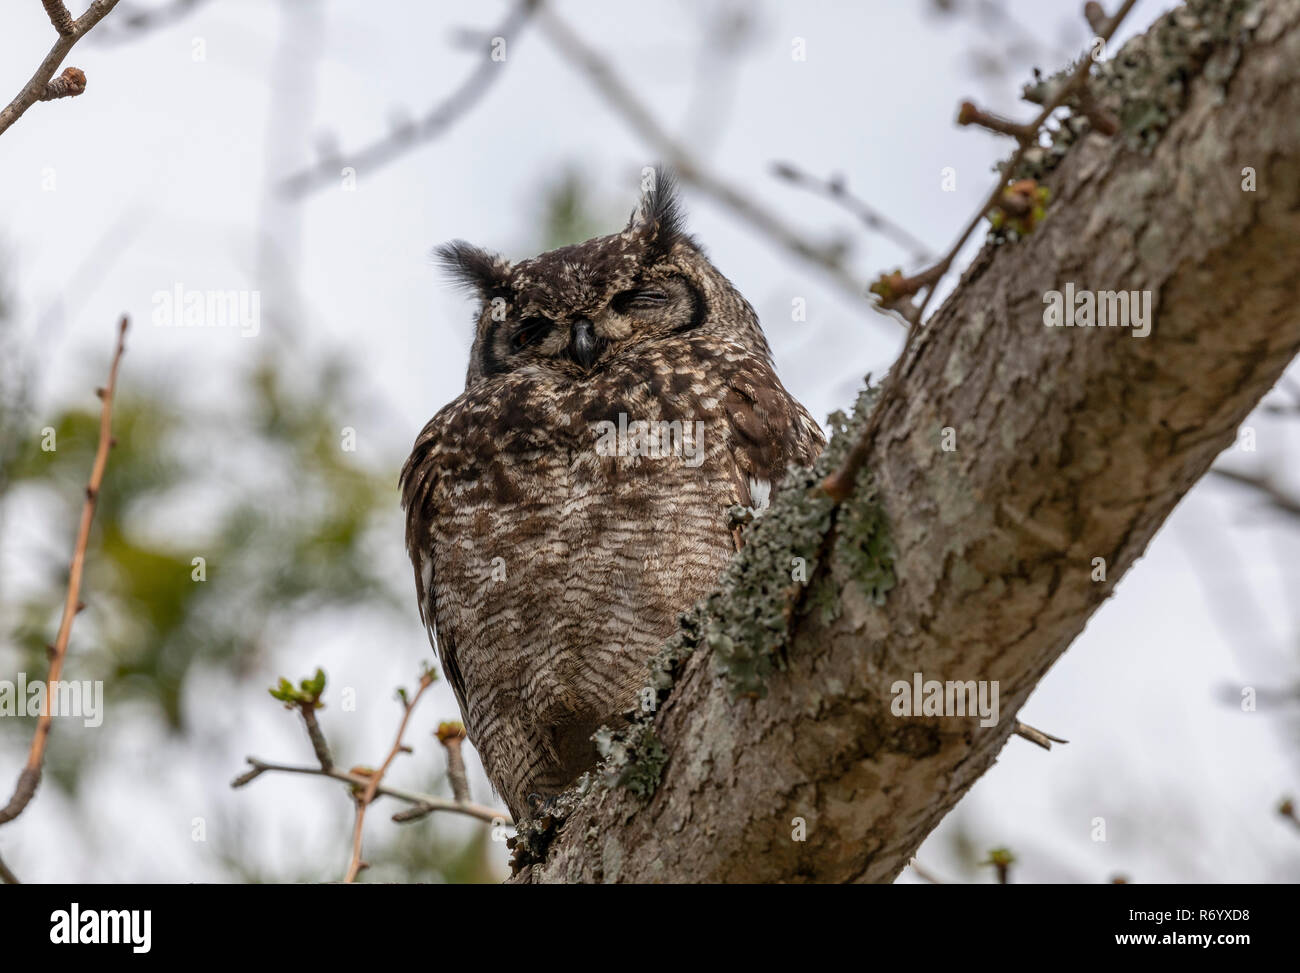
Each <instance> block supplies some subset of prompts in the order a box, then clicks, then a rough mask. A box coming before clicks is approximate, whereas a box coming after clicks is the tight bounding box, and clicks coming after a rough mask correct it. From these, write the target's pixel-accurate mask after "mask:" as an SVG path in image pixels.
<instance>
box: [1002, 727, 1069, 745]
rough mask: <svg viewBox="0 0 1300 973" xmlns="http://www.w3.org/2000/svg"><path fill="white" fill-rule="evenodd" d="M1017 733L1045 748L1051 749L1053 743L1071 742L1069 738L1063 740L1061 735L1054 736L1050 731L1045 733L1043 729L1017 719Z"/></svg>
mask: <svg viewBox="0 0 1300 973" xmlns="http://www.w3.org/2000/svg"><path fill="white" fill-rule="evenodd" d="M1014 732H1015V734H1016V736H1018V737H1024V738H1025V739H1026V740H1028V741H1029V742H1030V743H1036V744H1038V745H1039V746H1040V747H1042V748H1043V749H1044V750H1051V749H1052V744H1053V743H1069V742H1070V741H1069V740H1062V739H1061V738H1060V737H1054V736H1052V735H1051V734H1050V733H1044V732H1043V731H1042V730H1038V729H1035V728H1034V727H1032V726H1030V725H1029V724H1028V723H1021V722H1020V721H1019V720H1016V728H1015V731H1014Z"/></svg>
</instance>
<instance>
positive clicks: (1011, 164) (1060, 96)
mask: <svg viewBox="0 0 1300 973" xmlns="http://www.w3.org/2000/svg"><path fill="white" fill-rule="evenodd" d="M1136 2H1137V0H1124V5H1123V6H1122V7H1120V9H1119V12H1118V13H1116V14H1115V16H1114V17H1111V18H1109V19H1108V20H1107V22H1106V25H1105V26H1106V30H1105V32H1103V33H1101V34H1099V35H1098V36H1099V37H1100V38H1101V39H1102V40H1103V41H1108V40H1110V38H1111V35H1112V34H1113V33H1114V32H1115V30H1116V29H1117V28H1118V27H1119V25H1120V23H1121V22H1122V21H1123V20H1124V18H1125V17H1126V16H1128V13H1129V11H1130V10H1132V9H1133V5H1134V4H1135V3H1136ZM1091 68H1092V61H1091V60H1090V58H1089V56H1088V54H1087V53H1085V54H1083V55H1082V57H1080V59H1079V63H1078V65H1077V66H1076V67H1075V69H1074V73H1073V74H1071V75H1070V77H1069V79H1068V80H1067V81H1066V82H1065V83H1064V84H1061V85H1058V86H1057V89H1056V91H1055V92H1054V94H1053V96H1052V97H1051V98H1048V99H1046V103H1045V104H1044V105H1043V110H1042V111H1041V112H1039V113H1038V117H1037V118H1035V119H1034V120H1033V121H1032V122H1031V123H1030V124H1029V125H1028V126H1027V129H1029V130H1032V134H1031V135H1027V137H1025V138H1024V139H1022V140H1021V141H1020V144H1019V145H1018V146H1017V148H1016V151H1015V153H1014V154H1013V155H1012V156H1011V158H1010V159H1009V160H1008V161H1007V163H1006V165H1005V166H1003V167H1002V169H1001V174H1000V175H999V177H998V180H997V184H996V185H995V186H994V187H993V191H992V192H991V193H990V194H989V196H988V198H987V199H986V200H985V202H984V205H982V206H981V207H980V208H979V210H978V211H977V212H976V213H975V215H974V216H973V217H972V218H971V220H970V222H969V223H967V224H966V228H965V229H964V230H962V232H961V235H960V236H959V237H958V238H957V242H956V243H954V244H953V245H952V247H951V248H950V249H949V250H948V252H947V253H946V254H945V255H944V256H943V258H942V259H941V260H939V262H938V263H936V264H934V266H932V267H929V268H927V269H925V270H923V271H921V272H920V273H918V274H916V275H914V276H912V277H910V278H904V279H899V280H895V281H893V282H892V283H893V285H894V286H893V288H892V290H893V292H894V294H895V299H896V300H907V304H908V310H907V313H906V314H905V316H906V317H908V318H909V319H910V320H911V321H912V322H913V324H916V325H918V327H914V328H913V329H912V331H911V332H910V334H909V335H908V341H907V345H906V346H904V348H903V353H902V355H900V356H899V357H900V360H901V359H902V358H903V357H905V356H906V355H907V353H908V350H909V346H910V345H911V344H912V342H913V341H914V340H915V338H916V336H917V335H919V334H920V333H922V331H923V329H922V328H920V327H919V325H920V323H921V320H922V318H923V316H924V315H925V309H926V306H927V305H928V304H929V303H930V299H931V298H932V297H933V296H934V293H935V290H936V289H937V288H938V284H939V281H941V280H942V279H943V277H944V275H945V274H947V273H948V270H949V268H951V267H952V264H953V261H954V260H956V259H957V254H958V253H959V252H960V251H961V248H962V247H963V246H965V245H966V241H967V240H968V239H969V238H970V235H971V234H972V233H974V232H975V229H976V228H977V227H978V226H979V225H980V223H981V222H983V220H984V214H985V213H987V212H988V211H989V210H990V209H991V208H992V207H993V206H995V205H997V204H998V202H999V201H1000V200H1001V199H1002V198H1003V197H1004V194H1005V192H1006V189H1007V180H1008V178H1010V177H1011V175H1012V174H1014V173H1015V171H1016V168H1017V167H1018V166H1019V165H1020V162H1021V160H1023V159H1024V157H1025V152H1026V151H1028V149H1029V148H1030V146H1032V145H1033V144H1034V143H1035V141H1036V139H1037V137H1038V131H1039V129H1040V128H1042V126H1043V124H1044V123H1045V122H1046V121H1047V119H1048V118H1050V117H1051V115H1052V113H1053V112H1054V111H1056V109H1057V108H1059V107H1060V106H1061V105H1062V104H1064V103H1065V100H1066V98H1068V97H1069V96H1070V94H1071V93H1072V92H1074V91H1076V90H1078V89H1079V88H1080V86H1081V85H1083V84H1084V83H1085V82H1086V80H1087V77H1088V72H1089V71H1090V70H1091ZM922 287H924V288H925V298H924V300H922V301H921V304H920V306H919V307H918V306H915V305H912V304H911V301H910V296H911V295H912V294H915V293H917V292H918V291H919V290H920V289H921V288H922ZM899 372H900V369H899V368H897V367H894V368H891V369H890V370H889V375H888V377H887V378H886V379H885V382H884V386H883V388H882V389H881V393H880V399H879V401H878V402H877V403H876V406H875V410H874V412H873V414H872V416H871V420H870V421H869V422H868V423H867V424H866V426H865V427H864V428H863V430H862V435H861V436H859V437H858V440H857V442H855V443H854V444H853V448H852V449H851V450H849V454H848V456H847V457H846V458H845V460H844V463H843V464H842V465H841V466H840V468H839V469H838V470H836V471H835V472H834V473H832V474H831V475H830V476H828V477H827V478H826V479H825V480H824V481H823V483H822V489H823V490H824V491H825V492H826V494H827V495H828V496H830V497H831V498H832V499H833V500H835V501H836V502H842V501H843V500H845V499H846V498H847V497H848V496H849V494H850V493H852V491H853V484H854V483H855V481H856V480H857V477H858V472H859V471H860V470H861V469H862V466H863V464H864V463H866V461H867V453H868V452H869V451H870V449H871V443H872V442H873V441H874V439H875V436H876V429H877V427H878V426H879V423H880V417H881V416H882V415H883V413H884V411H885V408H884V406H885V404H886V402H887V401H888V400H891V399H892V398H893V397H894V390H895V388H896V386H897V383H898V374H899Z"/></svg>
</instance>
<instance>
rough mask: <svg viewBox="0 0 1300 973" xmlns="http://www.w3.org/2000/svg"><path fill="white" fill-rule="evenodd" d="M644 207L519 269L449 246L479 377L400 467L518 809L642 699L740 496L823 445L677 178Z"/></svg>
mask: <svg viewBox="0 0 1300 973" xmlns="http://www.w3.org/2000/svg"><path fill="white" fill-rule="evenodd" d="M638 214H639V217H640V222H638V217H637V216H634V220H633V223H632V224H630V225H629V227H628V229H627V230H625V231H624V232H623V233H622V234H618V235H616V236H614V237H609V238H602V239H600V240H595V241H590V242H589V243H588V244H584V245H582V246H580V247H573V248H566V249H565V250H561V251H555V252H554V253H552V254H547V255H543V256H542V257H539V258H535V259H534V260H533V261H527V262H525V263H523V264H520V265H518V266H517V267H516V268H511V267H510V266H509V265H508V264H506V263H505V262H504V261H502V260H500V258H493V257H491V256H490V255H487V254H484V253H483V252H482V251H477V250H475V249H473V248H470V247H468V245H463V244H457V245H455V246H453V247H450V248H448V249H447V251H446V255H447V258H448V259H449V260H451V261H453V262H454V263H455V265H456V266H457V268H458V272H460V273H461V274H462V275H464V276H466V277H467V278H472V281H473V283H474V284H475V286H476V288H477V289H478V290H479V292H480V294H481V297H482V298H483V305H482V308H481V312H480V317H479V325H478V334H477V338H476V341H475V349H474V352H473V354H472V357H471V365H470V370H469V378H468V380H467V387H466V390H465V392H464V393H462V395H461V396H460V397H458V398H457V399H456V400H455V401H454V402H452V403H451V404H449V405H448V406H446V407H445V408H444V409H442V410H440V411H439V412H438V414H437V415H435V416H434V418H433V419H432V420H431V421H430V422H429V423H428V424H427V425H426V426H425V428H424V430H423V431H422V432H421V433H420V436H419V437H418V438H417V440H416V444H415V447H414V449H413V451H412V454H411V457H410V459H409V460H408V461H407V464H406V466H405V468H404V469H403V472H402V491H403V504H404V506H405V507H406V510H407V547H408V550H409V552H410V554H411V559H412V562H413V564H414V566H415V569H416V589H417V594H418V596H419V601H420V609H421V615H422V617H423V618H424V620H425V623H426V626H427V627H428V628H429V630H430V638H431V639H436V645H437V650H438V653H439V656H440V659H441V660H442V663H443V669H444V673H445V675H446V676H447V678H448V681H449V682H450V683H451V684H452V686H453V688H454V689H455V691H456V695H457V700H458V702H459V703H460V707H461V711H462V715H463V717H464V720H465V725H466V730H467V731H468V733H469V737H470V739H471V741H472V742H473V743H474V745H475V747H476V748H477V749H478V751H479V753H480V756H481V757H482V758H483V763H484V767H485V769H486V770H487V772H488V776H489V777H490V778H491V780H492V782H493V785H494V786H495V787H496V789H497V790H498V791H499V792H500V793H501V795H502V796H503V797H504V798H505V800H506V802H507V803H508V804H509V806H510V809H511V812H512V813H513V814H514V815H515V816H516V817H519V816H520V815H521V814H523V813H524V812H525V810H526V808H527V798H528V796H529V795H530V794H533V793H537V794H539V795H541V796H543V797H545V796H549V795H551V794H554V793H556V792H558V791H559V790H560V789H562V788H563V787H565V786H567V785H568V784H569V783H571V782H572V780H573V779H574V778H575V777H576V776H577V775H578V774H580V773H581V772H582V771H583V770H586V769H588V768H589V767H590V766H591V764H592V763H594V760H595V749H594V746H593V744H592V742H591V734H592V733H593V732H594V731H595V730H596V729H598V728H599V726H600V725H601V724H610V725H616V724H617V723H618V721H619V719H620V718H621V716H622V715H623V714H625V713H627V712H629V711H631V710H632V709H633V708H634V706H635V703H636V699H637V692H638V690H639V689H640V688H641V686H642V685H643V684H644V682H645V680H646V676H647V671H646V662H647V660H648V659H649V658H650V656H651V655H653V654H654V652H655V651H656V650H657V648H658V646H659V645H660V644H661V643H662V641H663V639H664V638H665V637H667V636H668V635H669V634H671V632H672V630H673V628H674V627H675V624H676V618H677V615H678V614H679V613H680V612H682V611H685V610H686V609H688V608H689V607H690V606H691V605H692V604H693V603H694V602H695V601H696V600H697V599H698V598H700V597H701V596H703V595H704V594H706V593H707V592H708V591H709V590H710V589H711V588H712V587H713V586H714V584H715V583H716V581H717V578H718V575H719V573H720V572H721V570H722V568H723V567H724V566H725V565H726V563H727V561H728V559H729V558H730V556H731V555H732V553H734V550H735V537H734V535H733V533H732V531H731V529H730V528H729V526H728V524H727V510H728V508H729V507H731V506H732V505H734V504H741V505H753V504H756V503H758V502H759V501H760V500H762V499H765V498H763V497H756V496H755V495H754V494H755V493H756V492H760V491H756V490H754V489H753V488H752V487H751V484H753V483H755V482H762V483H765V484H774V485H775V484H778V483H779V481H780V479H781V477H782V475H783V474H784V472H785V470H786V468H787V466H788V465H789V464H791V463H799V464H806V463H808V462H811V460H812V459H813V458H815V456H816V454H817V453H818V452H819V451H820V448H821V445H822V437H821V433H820V430H819V429H818V428H817V425H816V423H815V422H813V420H812V419H811V417H810V416H808V414H807V412H806V410H804V409H803V407H802V406H800V405H799V403H798V402H796V401H795V400H794V399H793V398H792V397H791V396H790V395H789V393H788V392H786V390H785V389H784V388H783V387H782V385H781V383H780V381H779V380H778V379H777V377H776V374H775V372H774V371H773V368H772V365H771V360H770V353H769V351H768V348H767V344H766V341H765V340H764V338H763V336H762V332H761V330H759V328H758V324H757V320H756V318H755V317H754V315H753V311H752V309H751V308H750V307H749V305H748V304H747V303H746V302H745V301H744V299H743V298H741V297H740V295H739V294H737V293H736V292H735V290H734V288H732V287H731V285H730V283H729V282H728V281H727V280H726V278H724V277H722V275H721V274H719V273H718V272H717V271H716V270H715V269H714V268H713V267H712V265H711V264H709V263H708V261H707V259H706V258H705V257H704V256H703V255H702V253H701V252H700V251H699V249H698V246H697V245H695V244H694V242H693V241H690V240H689V239H688V238H684V237H682V236H681V234H680V228H679V226H678V225H677V224H678V222H679V220H680V217H679V216H678V215H677V213H676V209H675V204H674V203H673V202H672V200H671V197H670V195H667V196H666V195H665V194H664V186H663V184H662V183H660V188H659V191H658V195H657V197H656V195H655V194H653V193H652V196H651V199H650V200H649V202H643V205H642V208H641V209H640V210H638ZM573 280H577V281H579V283H580V284H581V286H580V287H575V286H574V285H573V283H572V281H573ZM566 281H568V282H566Z"/></svg>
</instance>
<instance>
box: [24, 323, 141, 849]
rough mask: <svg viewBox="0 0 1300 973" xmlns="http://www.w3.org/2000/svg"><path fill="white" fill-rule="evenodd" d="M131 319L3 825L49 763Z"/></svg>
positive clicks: (102, 415)
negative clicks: (32, 724)
mask: <svg viewBox="0 0 1300 973" xmlns="http://www.w3.org/2000/svg"><path fill="white" fill-rule="evenodd" d="M126 328H127V319H126V318H122V322H121V324H120V325H118V331H117V350H116V351H114V353H113V362H112V364H111V365H110V366H109V369H108V384H107V385H105V386H104V387H103V388H101V389H98V390H96V391H97V394H98V395H99V398H100V400H101V402H102V405H101V406H100V410H99V446H98V447H97V448H96V450H95V462H94V465H93V466H92V468H91V471H90V481H89V483H88V484H87V486H86V499H85V502H84V503H83V504H82V507H81V524H80V526H79V527H78V529H77V542H76V544H75V545H74V547H73V549H72V566H71V568H70V569H69V571H68V595H67V598H66V599H64V602H63V618H62V619H61V620H60V622H59V634H58V635H57V636H56V637H55V639H54V644H53V645H52V646H51V648H50V671H49V675H48V676H47V677H46V690H47V691H46V694H45V697H46V701H45V706H44V710H43V712H42V713H41V714H40V716H39V717H37V720H36V733H35V734H34V735H33V737H32V745H31V749H30V750H29V751H28V753H27V764H26V766H25V767H24V768H23V771H22V773H21V774H19V775H18V785H17V787H15V788H14V794H13V797H11V798H10V799H9V803H8V805H7V806H6V807H5V808H4V809H3V810H0V824H5V823H7V822H9V821H12V820H13V819H14V818H16V817H18V815H20V814H22V813H23V809H24V808H25V807H27V804H28V802H29V801H30V800H31V799H32V795H34V794H35V793H36V788H37V785H39V784H40V782H41V768H42V766H43V765H44V762H45V744H46V742H47V741H48V740H49V736H50V729H51V721H52V719H53V709H52V707H51V705H50V701H51V700H53V699H54V698H55V686H56V684H57V683H58V681H59V677H60V676H61V675H62V674H63V660H64V659H65V658H67V655H68V639H69V637H70V636H71V634H72V620H73V619H74V618H76V617H77V613H78V612H79V611H81V609H82V608H83V607H84V606H83V605H82V603H81V576H82V572H83V571H84V569H85V566H86V547H87V545H89V543H90V526H91V523H92V522H93V521H94V519H95V503H96V501H97V500H98V499H99V490H100V486H101V485H102V484H103V482H104V469H105V467H106V466H107V465H108V451H109V449H111V448H112V446H113V433H112V426H113V393H114V392H115V391H116V389H117V369H118V366H119V365H120V364H121V361H122V354H123V352H125V351H126Z"/></svg>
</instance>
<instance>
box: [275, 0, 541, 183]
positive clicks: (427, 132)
mask: <svg viewBox="0 0 1300 973" xmlns="http://www.w3.org/2000/svg"><path fill="white" fill-rule="evenodd" d="M539 4H540V0H520V2H519V3H517V4H516V5H515V6H514V7H512V8H511V10H510V12H509V13H508V14H507V15H506V17H505V19H504V20H502V21H501V23H500V24H498V25H497V26H496V27H495V28H493V29H492V31H491V33H490V34H489V35H488V36H490V37H504V38H507V39H508V40H509V41H511V42H513V41H514V38H515V36H516V35H517V34H518V33H519V31H520V30H521V28H523V27H524V25H525V24H527V22H528V20H529V18H530V17H531V16H532V15H533V12H534V11H535V10H536V9H537V7H538V6H539ZM481 54H482V60H481V61H479V63H478V64H477V65H475V67H474V70H473V71H471V72H470V73H469V75H468V76H467V77H466V78H465V80H464V81H462V82H461V83H460V86H459V87H457V88H456V89H455V90H454V91H452V93H451V94H450V95H448V96H447V97H446V98H445V99H443V100H442V101H441V102H439V103H438V104H437V105H435V106H434V107H433V108H432V109H431V110H430V111H429V112H428V113H426V114H425V116H424V118H422V119H420V120H419V121H418V122H416V123H415V124H413V125H403V126H401V127H399V128H397V129H396V130H395V131H393V132H391V133H390V134H388V135H386V136H384V137H383V138H381V139H377V140H376V141H374V142H371V143H370V144H369V145H367V146H365V147H364V148H361V149H358V150H357V151H356V152H352V153H350V154H349V155H347V156H346V162H344V163H343V164H345V165H348V166H351V167H353V168H354V169H356V170H357V171H358V172H366V173H369V172H374V171H375V170H376V169H379V168H380V167H382V166H385V165H387V164H388V163H390V162H392V161H393V160H394V159H396V158H397V157H399V156H400V155H402V154H403V153H404V152H407V151H409V150H410V149H413V148H415V147H416V146H418V145H421V144H423V143H425V142H428V141H431V140H432V139H435V138H437V137H438V136H440V135H441V134H442V133H443V132H445V131H446V130H447V129H448V128H450V127H451V126H452V124H454V123H455V122H456V121H457V120H459V119H460V118H461V116H462V115H464V114H465V113H466V112H468V111H469V110H470V109H471V108H473V107H474V106H475V105H476V104H478V103H479V102H480V101H481V100H482V99H483V96H484V95H486V94H487V92H488V90H489V89H490V88H491V87H492V85H493V84H494V83H495V82H496V81H497V79H498V78H500V77H501V73H502V71H503V70H504V68H505V64H506V61H505V60H504V59H503V60H493V59H492V57H491V56H490V51H489V49H488V48H486V47H484V48H482V49H481ZM339 166H340V159H338V158H327V159H323V160H322V161H320V162H319V163H316V164H314V165H311V166H308V167H307V168H305V169H302V170H300V171H299V172H295V173H294V174H293V175H291V176H288V177H286V178H285V179H283V180H282V181H281V182H280V184H279V186H278V187H277V188H278V191H279V192H280V193H281V194H283V195H285V196H288V197H290V198H297V197H302V196H305V195H306V194H307V193H309V192H312V191H313V190H317V189H320V188H322V187H323V186H327V185H336V184H337V183H338V179H339V174H340V173H339Z"/></svg>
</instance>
